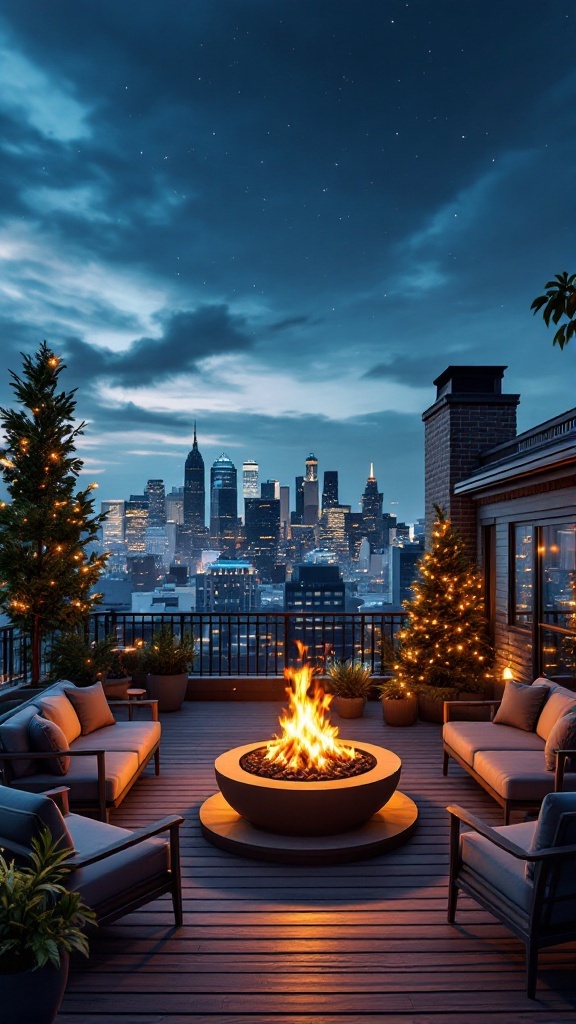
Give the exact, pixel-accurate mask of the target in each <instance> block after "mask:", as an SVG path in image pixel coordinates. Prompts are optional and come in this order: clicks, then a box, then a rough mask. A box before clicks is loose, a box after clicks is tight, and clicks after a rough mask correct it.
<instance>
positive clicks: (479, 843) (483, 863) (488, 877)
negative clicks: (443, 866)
mask: <svg viewBox="0 0 576 1024" xmlns="http://www.w3.org/2000/svg"><path fill="white" fill-rule="evenodd" d="M535 829H536V822H535V821H529V822H522V823H521V824H520V825H501V826H500V827H499V828H496V829H494V831H495V832H499V833H500V834H501V835H503V836H506V838H508V839H510V840H511V842H513V843H516V845H517V846H520V847H521V848H522V849H523V850H526V852H528V850H529V849H530V846H531V843H532V839H533V836H534V831H535ZM460 843H461V853H462V862H463V866H465V868H466V869H467V870H469V871H471V872H472V873H473V874H474V875H476V877H477V878H478V879H480V880H481V881H482V882H485V883H487V884H488V885H489V886H490V887H491V888H493V889H497V890H498V891H499V892H501V893H502V895H503V897H504V898H505V899H508V900H510V901H511V902H512V903H514V904H516V906H517V907H520V909H521V910H523V911H524V912H525V913H529V911H530V905H531V902H532V894H533V886H532V882H531V881H529V880H528V879H527V878H526V872H525V864H526V862H525V861H523V860H520V859H519V858H516V857H513V856H512V855H511V854H509V853H506V851H505V850H500V849H499V848H498V847H497V846H495V845H494V843H491V842H490V840H489V839H485V838H484V836H481V835H479V834H478V833H477V832H463V833H462V835H461V836H460Z"/></svg>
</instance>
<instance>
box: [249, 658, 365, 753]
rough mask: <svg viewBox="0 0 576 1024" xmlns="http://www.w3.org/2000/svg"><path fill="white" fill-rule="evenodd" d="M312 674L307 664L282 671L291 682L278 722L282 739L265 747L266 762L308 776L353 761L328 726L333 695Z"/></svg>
mask: <svg viewBox="0 0 576 1024" xmlns="http://www.w3.org/2000/svg"><path fill="white" fill-rule="evenodd" d="M302 653H304V649H302V650H301V654H302ZM315 673H316V670H315V669H314V668H311V667H310V666H309V665H307V664H306V663H304V664H303V665H302V667H301V668H299V669H293V668H287V669H285V670H284V676H285V678H286V679H288V680H289V682H290V686H289V687H287V688H286V693H287V695H288V701H289V704H288V709H287V710H286V711H284V714H283V715H281V716H280V718H279V719H278V724H279V726H280V729H281V730H282V731H281V735H280V736H275V737H274V739H272V740H270V741H269V742H268V743H267V744H266V756H265V761H267V762H269V763H271V764H276V765H278V764H280V765H282V766H283V767H284V768H286V769H289V770H290V771H295V772H302V771H303V772H309V771H313V770H319V771H322V770H323V769H325V768H326V767H327V765H329V764H330V763H332V762H334V761H353V760H354V759H355V757H356V751H355V750H354V748H353V747H351V746H349V745H347V744H344V743H342V742H341V741H340V740H338V739H337V736H338V729H337V727H336V726H335V725H331V724H330V721H329V719H328V711H329V708H330V704H331V703H332V695H331V694H327V693H325V692H324V690H323V689H322V687H321V686H320V685H319V684H318V683H317V682H316V681H315V680H314V675H315ZM309 690H310V691H311V692H310V694H309V693H308V691H309Z"/></svg>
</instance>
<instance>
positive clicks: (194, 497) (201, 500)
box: [183, 422, 206, 550]
mask: <svg viewBox="0 0 576 1024" xmlns="http://www.w3.org/2000/svg"><path fill="white" fill-rule="evenodd" d="M183 515H184V529H183V532H184V533H185V534H186V535H187V537H188V543H189V548H190V550H192V549H194V548H196V547H197V546H198V538H199V536H201V534H202V533H203V531H204V528H205V525H206V486H205V483H204V459H203V458H202V456H201V454H200V451H199V449H198V439H197V437H196V422H194V441H193V444H192V451H191V452H189V453H188V458H187V459H186V463H185V465H184V509H183Z"/></svg>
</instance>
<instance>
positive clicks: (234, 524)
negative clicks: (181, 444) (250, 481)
mask: <svg viewBox="0 0 576 1024" xmlns="http://www.w3.org/2000/svg"><path fill="white" fill-rule="evenodd" d="M237 537H238V485H237V474H236V466H235V465H234V464H233V462H232V461H231V459H229V458H228V456H227V455H225V454H224V453H222V455H221V456H220V458H219V459H216V462H215V463H214V465H213V466H212V469H211V470H210V541H211V543H212V544H213V545H214V546H215V547H218V548H220V550H221V551H223V552H226V553H227V554H228V555H229V556H230V557H231V556H232V554H233V553H234V552H235V549H236V540H237Z"/></svg>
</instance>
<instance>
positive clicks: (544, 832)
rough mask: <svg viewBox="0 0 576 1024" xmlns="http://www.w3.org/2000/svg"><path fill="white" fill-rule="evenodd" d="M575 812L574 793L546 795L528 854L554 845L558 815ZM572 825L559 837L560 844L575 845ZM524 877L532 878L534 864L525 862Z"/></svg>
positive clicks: (575, 796)
mask: <svg viewBox="0 0 576 1024" xmlns="http://www.w3.org/2000/svg"><path fill="white" fill-rule="evenodd" d="M572 811H576V793H547V794H546V796H545V797H544V799H543V801H542V806H541V807H540V814H539V815H538V821H537V822H536V828H535V830H534V835H533V836H532V842H531V843H530V847H529V852H530V853H537V852H538V850H547V849H548V847H550V846H554V845H555V839H556V832H557V830H558V825H559V824H560V815H561V814H565V813H570V812H572ZM575 827H576V826H575V825H574V824H572V823H571V824H570V825H569V826H568V831H567V833H566V834H565V835H563V836H562V837H561V841H562V843H567V844H571V843H575V842H576V835H574V828H575ZM526 877H527V878H533V877H534V862H527V864H526Z"/></svg>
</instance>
